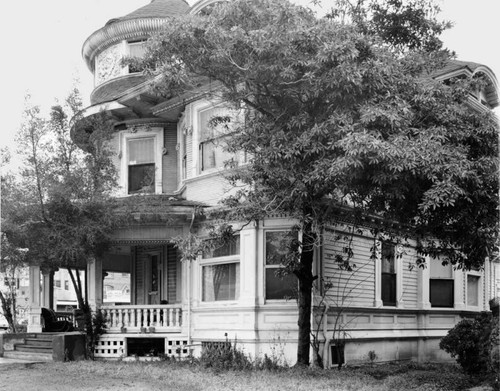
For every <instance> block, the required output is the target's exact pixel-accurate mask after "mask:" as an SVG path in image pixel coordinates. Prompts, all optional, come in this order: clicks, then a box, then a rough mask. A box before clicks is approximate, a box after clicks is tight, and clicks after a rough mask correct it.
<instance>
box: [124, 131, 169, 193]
mask: <svg viewBox="0 0 500 391" xmlns="http://www.w3.org/2000/svg"><path fill="white" fill-rule="evenodd" d="M141 138H153V140H154V146H153V161H154V169H155V175H154V176H155V179H154V186H153V187H154V189H153V192H151V193H129V148H128V144H129V141H131V140H134V139H141ZM119 143H120V150H119V154H118V156H119V157H120V159H121V162H120V188H121V193H122V195H123V196H126V197H127V196H133V195H137V194H161V193H162V188H163V183H162V182H163V181H162V178H163V170H162V166H163V164H162V163H163V153H162V150H163V128H161V127H152V128H149V129H147V130H144V129H142V130H137V131H135V129H132V130H126V131H122V132H120V140H119Z"/></svg>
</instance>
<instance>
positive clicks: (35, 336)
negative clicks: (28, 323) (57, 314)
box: [33, 333, 61, 341]
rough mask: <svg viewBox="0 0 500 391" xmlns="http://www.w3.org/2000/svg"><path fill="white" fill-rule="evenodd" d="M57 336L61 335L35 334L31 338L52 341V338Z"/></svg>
mask: <svg viewBox="0 0 500 391" xmlns="http://www.w3.org/2000/svg"><path fill="white" fill-rule="evenodd" d="M59 334H61V333H36V334H34V335H33V338H36V339H40V340H48V341H52V340H53V339H54V337H55V336H56V335H59Z"/></svg>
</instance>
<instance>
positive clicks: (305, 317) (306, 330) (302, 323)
mask: <svg viewBox="0 0 500 391" xmlns="http://www.w3.org/2000/svg"><path fill="white" fill-rule="evenodd" d="M314 243H315V234H314V232H313V231H312V227H311V225H310V224H307V225H305V226H304V229H303V231H302V252H301V254H300V265H299V267H298V269H297V270H296V271H295V275H296V276H297V278H298V280H299V294H298V305H299V319H298V326H299V336H298V345H297V365H304V366H307V365H309V362H310V361H309V351H310V347H311V309H312V307H311V300H312V287H313V282H314V279H315V278H314V276H313V274H312V265H313V260H314Z"/></svg>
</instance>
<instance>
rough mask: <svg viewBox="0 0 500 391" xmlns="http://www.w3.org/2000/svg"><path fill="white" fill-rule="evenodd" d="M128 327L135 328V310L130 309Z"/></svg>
mask: <svg viewBox="0 0 500 391" xmlns="http://www.w3.org/2000/svg"><path fill="white" fill-rule="evenodd" d="M130 318H131V319H130V327H135V308H131V309H130Z"/></svg>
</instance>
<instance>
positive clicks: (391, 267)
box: [382, 242, 396, 306]
mask: <svg viewBox="0 0 500 391" xmlns="http://www.w3.org/2000/svg"><path fill="white" fill-rule="evenodd" d="M395 261H396V259H395V246H394V244H392V243H388V242H382V303H383V305H385V306H395V305H396V262H395Z"/></svg>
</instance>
